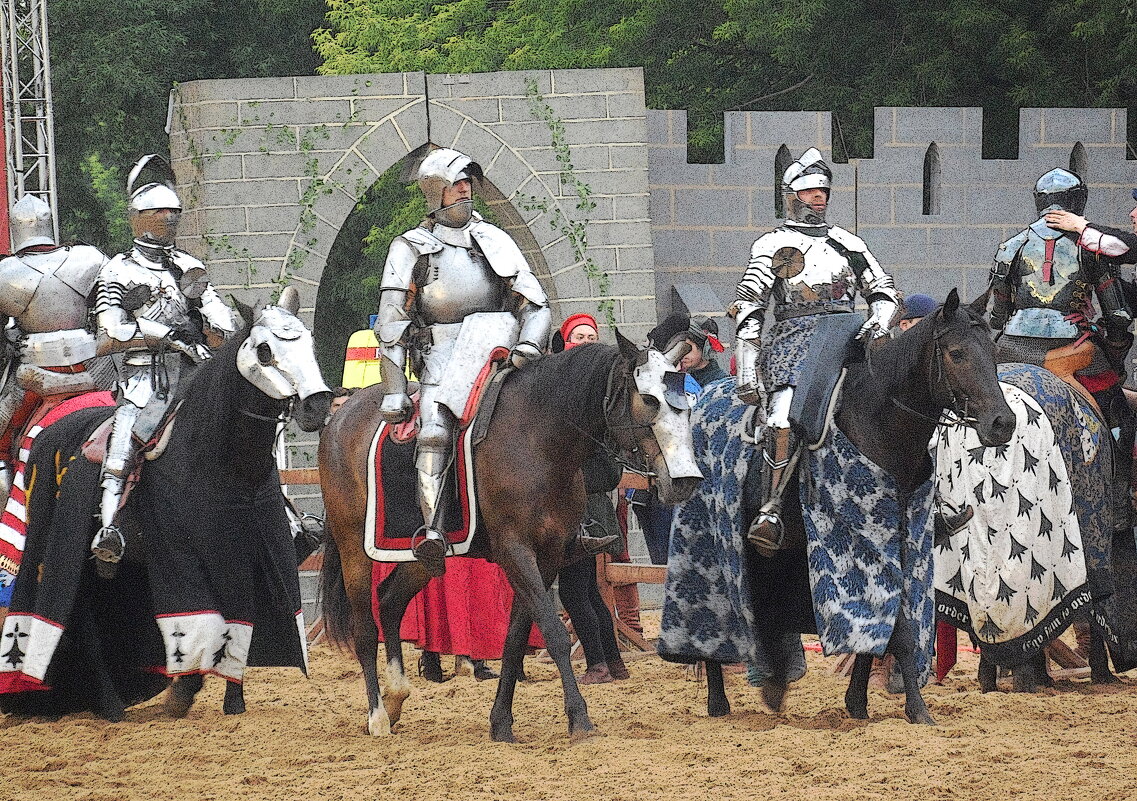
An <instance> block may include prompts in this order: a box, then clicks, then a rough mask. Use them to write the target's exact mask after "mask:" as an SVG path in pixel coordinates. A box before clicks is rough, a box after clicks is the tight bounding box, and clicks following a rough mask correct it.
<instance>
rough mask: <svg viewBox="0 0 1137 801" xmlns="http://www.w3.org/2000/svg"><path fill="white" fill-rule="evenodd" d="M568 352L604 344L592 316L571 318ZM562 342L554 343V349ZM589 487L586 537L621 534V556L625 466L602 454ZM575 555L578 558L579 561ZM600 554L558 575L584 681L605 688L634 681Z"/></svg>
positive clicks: (614, 548)
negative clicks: (618, 504) (618, 499)
mask: <svg viewBox="0 0 1137 801" xmlns="http://www.w3.org/2000/svg"><path fill="white" fill-rule="evenodd" d="M559 335H560V340H559V341H561V342H563V343H564V349H565V350H568V349H570V348H575V347H580V346H587V345H589V344H591V343H594V342H599V341H600V334H599V330H598V326H597V325H596V320H595V319H594V318H593V317H592V316H591V315H588V314H574V315H572V316H571V317H569V318H568V319H567V320H565V322H564V324H563V325H562V326H561V329H560V331H559ZM557 344H558V341H557V340H554V348H556V347H557ZM582 472H583V473H584V488H585V491H586V492H587V493H588V505H587V508H586V510H585V515H584V521H583V523H582V526H583V527H584V530H585V533H586V534H587V535H589V537H591V538H593V540H590V541H602V540H600V539H599V538H607V537H611V536H612V535H616V538H615V540H614V541H612V542H610V543H609V544H608V548H609V549H611V550H610V551H609V552H610V553H613V554H614V555H615V554H620V553H622V552H623V551H624V545H623V543H622V541H621V538H620V529H619V527H618V525H617V523H616V511H615V510H614V509H613V508H612V501H611V499H610V498H609V497H608V493H610V492H611V491H612V490H613V489H615V488H616V486H617V484H619V481H620V473H621V471H620V468H619V466H618V465H617V464H616V463H615V461H614V460H613V459H612V457H611V456H610V455H608V454H607V453H605V452H604V451H597V452H596V453H595V454H593V456H592V457H591V458H590V459H589V460H588V461H587V462H585V464H584V467H583V469H582ZM572 556H575V557H577V558H575V559H573V558H571V557H572ZM595 556H596V554H591V553H587V552H584V553H578V554H571V555H570V560H569V561H567V562H566V564H565V565H564V566H563V567H562V568H561V572H560V573H559V574H558V576H557V589H558V592H559V594H560V597H561V604H562V605H563V606H564V608H565V611H566V612H568V615H569V619H570V620H571V621H572V625H573V630H574V631H575V632H576V636H577V639H579V640H580V644H581V647H582V648H583V649H584V659H585V665H586V669H585V671H584V673H583V675H581V676H580V677H579V679H578V680H579V681H580V683H581V684H602V683H605V682H610V681H612V680H613V679H626V678H628V677H629V674H628V668H627V667H626V666H625V665H624V660H623V658H622V657H621V656H620V646H619V643H618V642H617V640H616V631H615V627H614V626H613V625H612V616H611V615H610V614H609V613H608V606H607V605H606V604H605V603H604V599H603V598H601V597H600V590H599V588H598V587H597V584H596V558H595Z"/></svg>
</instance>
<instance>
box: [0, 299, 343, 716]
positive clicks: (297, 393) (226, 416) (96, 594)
mask: <svg viewBox="0 0 1137 801" xmlns="http://www.w3.org/2000/svg"><path fill="white" fill-rule="evenodd" d="M298 306H299V297H298V295H297V294H296V292H295V290H293V289H286V290H285V292H284V294H283V295H282V298H281V301H280V304H279V305H276V306H263V307H262V306H258V307H257V308H256V309H255V310H253V309H248V308H247V307H243V308H242V309H241V311H242V315H243V316H244V318H245V323H246V328H245V329H244V331H243V332H238V334H237V335H236V336H235V337H234V338H233V339H231V340H230V341H229V342H228V343H226V344H225V345H224V346H223V347H221V348H220V349H219V350H218V351H217V352H216V353H215V354H214V356H213V358H212V359H210V360H208V361H207V362H205V363H204V364H203V365H201V366H200V367H199V368H198V369H197V370H196V372H195V373H194V374H193V376H192V377H191V378H190V379H188V380H185V381H183V383H182V389H181V391H180V392H179V393H178V395H177V396H176V397H175V399H174V402H173V403H172V404H171V409H172V410H173V411H172V415H171V418H170V420H169V422H168V423H167V425H166V427H165V429H163V433H162V434H161V436H158V437H156V439H155V441H154V442H152V443H147V444H146V446H145V448H144V450H145V449H149V450H148V452H147V453H146V461H144V462H143V463H142V466H141V468H140V470H139V471H138V472H139V478H138V480H137V483H136V484H135V486H134V487H133V489H132V490H131V492H130V494H129V496H128V498H127V501H126V505H125V506H124V507H123V513H124V514H122V515H120V516H121V518H122V519H123V520H124V521H127V522H129V524H130V525H129V526H128V528H127V536H128V539H129V540H131V541H133V542H134V543H135V547H128V548H127V551H126V556H125V557H124V559H123V561H122V562H121V563H120V564H119V565H118V570H117V572H116V574H115V575H114V577H113V578H101V577H99V576H98V575H97V573H96V571H95V570H94V568H93V567H92V560H91V559H89V555H90V554H89V551H88V550H87V543H89V542H90V538H91V535H92V533H93V532H92V527H93V525H94V521H95V518H94V517H93V514H92V512H93V510H94V509H95V508H96V507H97V503H98V496H99V461H100V460H99V458H98V454H97V453H89V451H91V444H92V432H94V431H95V430H96V429H97V428H98V427H99V426H100V424H102V423H103V421H104V420H105V419H106V418H107V417H108V415H109V412H110V411H111V409H110V408H107V407H101V408H93V409H84V410H82V411H76V412H74V413H73V414H71V415H69V416H67V417H65V418H63V419H62V420H60V421H59V422H58V423H56V424H55V425H54V426H52V427H50V428H49V429H47V430H45V431H44V432H43V434H41V435H40V437H39V438H38V439H37V442H36V445H35V448H34V449H33V451H32V454H31V459H30V463H29V469H30V470H33V471H35V473H34V475H35V482H36V483H35V486H34V488H33V490H32V491H31V498H30V501H29V508H28V516H29V519H28V524H29V525H28V541H27V550H26V552H25V562H26V564H27V565H28V566H29V568H31V569H28V570H25V571H24V573H23V574H22V575H21V577H20V579H19V580H17V583H16V587H15V591H14V595H13V603H12V608H11V612H10V613H9V615H8V617H7V619H6V620H5V623H4V632H3V635H4V636H3V640H2V642H3V643H4V645H3V647H2V651H3V657H2V666H0V692H2V693H4V695H0V707H3V708H4V709H5V710H7V711H15V712H23V713H26V714H53V715H57V714H63V713H69V712H77V711H83V710H90V711H93V712H95V713H96V714H98V715H100V716H102V717H104V718H107V719H108V720H121V719H122V718H123V716H124V710H125V708H126V707H128V706H130V705H132V704H136V703H139V702H141V701H143V700H146V699H147V698H150V697H152V696H154V695H155V694H156V693H158V692H160V691H161V690H162V689H163V688H164V687H166V686H167V685H168V684H169V678H170V677H186V678H184V679H181V680H180V681H178V682H176V683H175V685H174V691H173V692H172V694H171V696H170V698H169V699H168V701H167V709H168V711H169V712H170V713H171V714H173V715H175V716H180V715H184V714H185V713H186V711H188V709H189V706H190V704H191V703H192V700H193V695H194V693H196V691H197V689H199V688H200V687H201V683H202V680H203V676H204V675H205V674H215V675H219V676H222V677H224V678H225V679H226V680H227V682H228V685H227V692H226V699H225V711H226V712H230V713H235V712H241V711H243V710H244V702H243V698H242V696H241V692H240V688H241V684H240V682H241V680H242V678H243V676H244V671H245V668H246V667H247V666H250V665H280V666H295V667H300V668H301V669H305V668H306V661H307V653H306V644H305V641H304V627H303V617H302V615H301V613H300V592H299V586H298V578H297V573H296V563H295V551H294V549H293V544H292V541H291V532H290V528H289V525H288V520H287V517H286V514H285V509H284V499H283V496H282V495H281V491H280V477H279V475H278V473H277V469H276V462H275V459H274V457H273V448H274V445H275V442H276V437H277V430H278V426H279V424H280V423H281V422H282V421H283V420H286V419H287V418H288V416H289V415H291V417H292V419H294V420H295V421H296V422H297V424H298V425H299V426H300V427H301V428H302V429H304V430H307V431H314V430H316V429H318V428H319V427H320V426H321V425H322V424H323V422H324V420H325V418H326V416H327V410H328V406H329V404H330V401H331V392H330V391H329V390H328V388H327V386H325V385H324V382H323V380H322V379H321V378H320V372H319V368H318V366H317V365H316V360H315V354H314V351H313V347H312V335H311V332H310V331H309V330H308V329H307V327H306V326H305V325H304V324H303V323H302V322H301V321H300V320H299V318H297V317H296V310H297V308H298ZM85 443H86V444H87V446H88V447H87V451H88V452H87V453H85V451H84V444H85ZM56 465H64V466H66V469H65V470H64V469H57V468H56ZM84 540H86V543H84ZM37 577H38V581H37ZM64 635H67V636H64ZM29 690H34V692H27V691H29Z"/></svg>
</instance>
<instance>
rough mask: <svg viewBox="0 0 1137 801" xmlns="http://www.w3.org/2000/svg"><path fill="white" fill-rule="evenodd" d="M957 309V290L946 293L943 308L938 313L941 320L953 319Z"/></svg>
mask: <svg viewBox="0 0 1137 801" xmlns="http://www.w3.org/2000/svg"><path fill="white" fill-rule="evenodd" d="M958 309H959V290H958V289H952V291H951V292H948V296H947V300H945V301H944V307H943V309H942V310H941V312H940V317H941V319H944V320H950V319H952V318H953V317H955V313H956V310H958Z"/></svg>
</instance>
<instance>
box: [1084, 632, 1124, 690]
mask: <svg viewBox="0 0 1137 801" xmlns="http://www.w3.org/2000/svg"><path fill="white" fill-rule="evenodd" d="M1089 658H1090V681H1092V682H1093V683H1094V684H1117V683H1118V682H1119V681H1120V679H1118V678H1117V676H1115V675H1113V673H1112V672H1111V671H1110V669H1109V652H1108V651H1107V650H1106V647H1105V638H1104V637H1102V635H1101V632H1099V631H1097V630H1096V629H1092V628H1091V629H1090V653H1089Z"/></svg>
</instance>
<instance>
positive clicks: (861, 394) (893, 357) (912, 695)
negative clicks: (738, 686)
mask: <svg viewBox="0 0 1137 801" xmlns="http://www.w3.org/2000/svg"><path fill="white" fill-rule="evenodd" d="M981 300H983V299H981ZM980 309H981V306H980V301H977V302H976V304H973V306H972V307H966V306H961V305H960V302H959V297H958V294H957V293H956V292H955V290H953V291H952V292H951V294H950V295H949V297H948V300H947V302H946V303H945V304H944V305H943V306H942V307H940V309H939V310H937V311H936V312H935V313H934V314H931V315H929V316H928V317H927V318H925V319H924V320H923V321H921V322H920V323H919V324H917V325H916V326H914V327H913V328H911V329H910V330H908V331H907V332H904V333H902V334H900V335H899V336H898V337H896V338H895V339H893V340H891V341H885V342H883V343H880V344H878V345H876V346H874V347H872V348H870V349H869V352H868V354H867V358H866V360H865V361H863V362H860V363H856V364H852V365H850V366H849V368H848V373H847V376H846V378H845V381H844V384H843V388H842V391H841V395H840V399H839V402H838V404H839V405H838V407H837V409H836V415H835V419H834V422H835V424H836V427H837V428H838V429H839V430H840V431H841V432H842V433H843V434H844V435H845V436H846V437H847V438H848V440H849V441H850V442H851V443H852V444H853V446H855V448H856V449H857V450H859V451H860V453H861V454H863V456H864V457H866V458H867V459H868V460H869V461H871V462H872V463H873V464H875V465H876V466H877V467H879V468H880V469H881V470H883V471H884V472H885V473H887V474H888V475H889V476H891V477H892V479H893V480H894V482H895V485H896V493H897V495H898V496H899V499H900V501H901V503H900V504H899V506H900V509H901V510H904V509H906V508H907V507H906V503H907V501H906V498H908V497H910V496H911V495H912V494H914V493H916V492H917V490H919V489H920V488H921V487H922V486H923V485H925V483H926V482H928V481H929V479H930V477H931V474H932V462H931V459H930V458H929V454H928V443H929V441H930V439H931V437H932V433H933V431H934V430H935V428H936V425H937V423H938V421H939V420H940V417H941V414H942V413H943V411H944V410H945V409H954V410H955V411H956V412H957V413H958V414H959V415H960V416H963V417H965V418H966V419H968V420H969V421H970V422H971V424H972V425H974V426H975V428H976V429H977V430H978V432H979V434H980V437H981V439H982V440H983V441H984V442H985V443H987V444H991V445H995V444H1000V443H1002V442H1005V441H1007V440H1008V439H1009V438H1010V436H1011V433H1012V431H1013V428H1014V416H1013V415H1012V414H1011V412H1010V410H1009V409H1008V408H1007V405H1006V403H1005V402H1004V400H1003V395H1002V392H1001V391H1000V389H999V385H998V382H997V379H996V375H995V359H994V346H993V344H992V341H991V337H990V330H989V328H988V326H987V324H986V323H985V322H984V320H983V317H982V316H981V311H980ZM724 391H725V390H724ZM716 394H717V396H718V402H719V403H722V402H724V401H723V398H722V395H723V392H722V391H719V392H717V393H716ZM710 402H714V401H713V398H712V394H710V393H709V394H708V395H707V396H704V398H703V399H701V400H700V403H699V405H698V406H697V407H696V410H695V414H694V421H695V432H694V433H695V442H696V447H697V450H698V446H699V443H700V441H702V440H701V438H700V427H699V426H700V419H701V418H700V410H701V409H702V408H703V407H704V405H705V404H707V403H710ZM727 402H728V403H729V401H727ZM735 403H736V404H737V403H738V402H737V401H735ZM704 439H705V438H704ZM723 449H724V443H723V441H722V438H717V439H711V440H709V441H707V446H706V451H705V453H703V454H700V466H701V467H703V472H704V473H707V472H708V470H707V465H708V464H711V463H713V462H715V461H716V460H722V458H723V453H722V451H723ZM704 458H705V459H707V463H706V464H704V462H703V459H704ZM743 458H745V457H743ZM698 492H699V494H700V495H701V494H703V493H721V492H722V488H721V487H717V486H714V485H713V483H712V482H710V481H709V480H708V481H705V482H704V484H703V485H702V486H701V487H700V489H699V491H698ZM797 494H798V486H797V485H796V483H795V484H794V485H791V486H790V487H789V488H788V490H787V492H786V499H787V504H786V507H787V508H786V510H785V525H786V529H787V537H786V547H785V548H783V549H782V550H779V551H776V552H774V553H773V554H772V555H769V556H761V555H758V554H757V553H756V552H755V551H754V549H753V548H752V547H750V546H749V545H746V546H745V551H746V553H745V554H744V555H743V556H742V557H741V558H743V559H745V563H746V564H745V568H746V569H744V570H743V571H742V573H741V575H743V576H748V577H749V582H748V583H749V590H747V589H746V588H745V587H743V588H742V590H741V591H742V593H744V594H745V593H747V592H749V596H750V597H749V599H748V600H744V601H743V603H749V604H751V605H752V607H751V608H752V609H753V617H754V620H755V621H756V625H755V629H756V631H755V634H756V636H757V639H758V643H759V645H760V646H761V648H762V650H764V651H765V653H766V655H767V656H768V658H769V662H770V668H771V671H772V674H773V675H772V676H771V677H770V678H768V679H767V680H765V681H764V683H763V686H762V695H763V699H764V701H765V703H766V704H767V705H768V706H769V707H770V708H771V709H772V710H774V711H780V710H781V709H782V706H783V703H784V699H785V695H786V691H787V675H788V673H789V666H790V660H791V657H792V652H791V650H790V649H791V646H792V647H796V645H795V644H794V641H795V640H796V638H793V637H790V638H787V636H786V635H787V634H793V633H804V632H815V631H816V630H817V629H816V622H815V617H814V608H813V597H812V595H811V587H810V579H809V571H808V569H807V563H806V534H805V527H804V524H803V520H802V516H801V508H800V505H799V504H797V503H792V502H789V501H790V500H791V499H793V498H795V497H796V496H797ZM697 497H698V496H696V498H697ZM742 506H743V509H742V513H741V515H740V517H741V518H742V519H741V520H738V521H735V523H734V524H735V525H737V526H740V530H741V531H745V530H746V525H745V521H748V520H749V519H751V517H752V516H753V514H754V513H755V512H756V511H757V509H756V508H747V506H748V505H747V504H746V503H743V504H742ZM749 506H750V507H753V506H754V504H750V505H749ZM863 511H864V512H865V514H866V517H868V516H869V515H870V514H871V510H868V509H865V510H863ZM902 516H903V512H902ZM672 548H673V550H674V548H675V543H674V542H673V544H672ZM903 553H904V551H903V548H902V550H901V570H903V569H904V561H903V560H904V555H903ZM724 558H730V557H729V555H728V556H727V557H724ZM734 558H736V559H737V558H739V557H737V556H735V557H734ZM709 559H711V560H713V559H714V557H709ZM672 581H673V577H672V576H671V575H669V578H668V583H669V588H668V592H669V594H670V593H672V592H673V590H672ZM711 592H712V593H714V592H715V590H714V589H712V590H711ZM667 618H668V614H667V611H666V608H665V619H664V625H665V627H666V626H667V625H668V620H667ZM889 622H890V621H889ZM915 635H916V628H915V625H914V623H913V621H911V620H909V619H908V618H907V617H906V616H905V614H904V613H903V611H901V612H900V613H898V615H897V617H896V620H895V625H894V627H893V629H892V633H891V638H890V639H889V641H888V645H887V650H888V651H889V652H891V653H893V654H895V655H896V658H897V661H898V663H899V666H900V669H901V673H902V675H903V677H904V684H905V696H906V700H905V714H906V715H907V717H908V719H909V720H910V721H911V722H914V723H915V722H919V723H933V722H934V721H933V720H932V717H931V715H930V714H929V712H928V709H927V706H926V704H925V703H924V700H923V697H922V696H921V694H920V690H919V681H918V675H917V668H916V660H915V653H914V648H915V645H916V637H915ZM663 642H664V643H665V644H666V642H667V637H666V636H665V637H664V638H663ZM697 650H698V648H694V649H692V650H691V651H690V652H687V653H677V654H668V653H667V652H666V645H664V646H661V652H663V654H664V656H668V657H670V658H675V659H678V660H685V659H692V658H694V659H707V682H708V687H709V693H708V698H707V710H708V712H709V713H710V714H711V715H712V716H720V715H726V714H728V713H729V712H730V704H729V702H728V700H727V697H726V693H725V689H724V686H723V676H722V668H721V662H718V661H714V659H713V653H711V654H707V653H696V651H697ZM708 657H710V658H708ZM871 666H872V656H871V655H870V654H858V655H857V657H856V661H855V666H854V669H853V675H852V680H851V681H850V683H849V688H848V691H847V692H846V694H845V706H846V709H847V710H848V711H849V714H850V715H851V716H853V717H854V718H861V719H865V718H867V717H868V694H867V688H868V679H869V672H870V669H871Z"/></svg>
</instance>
